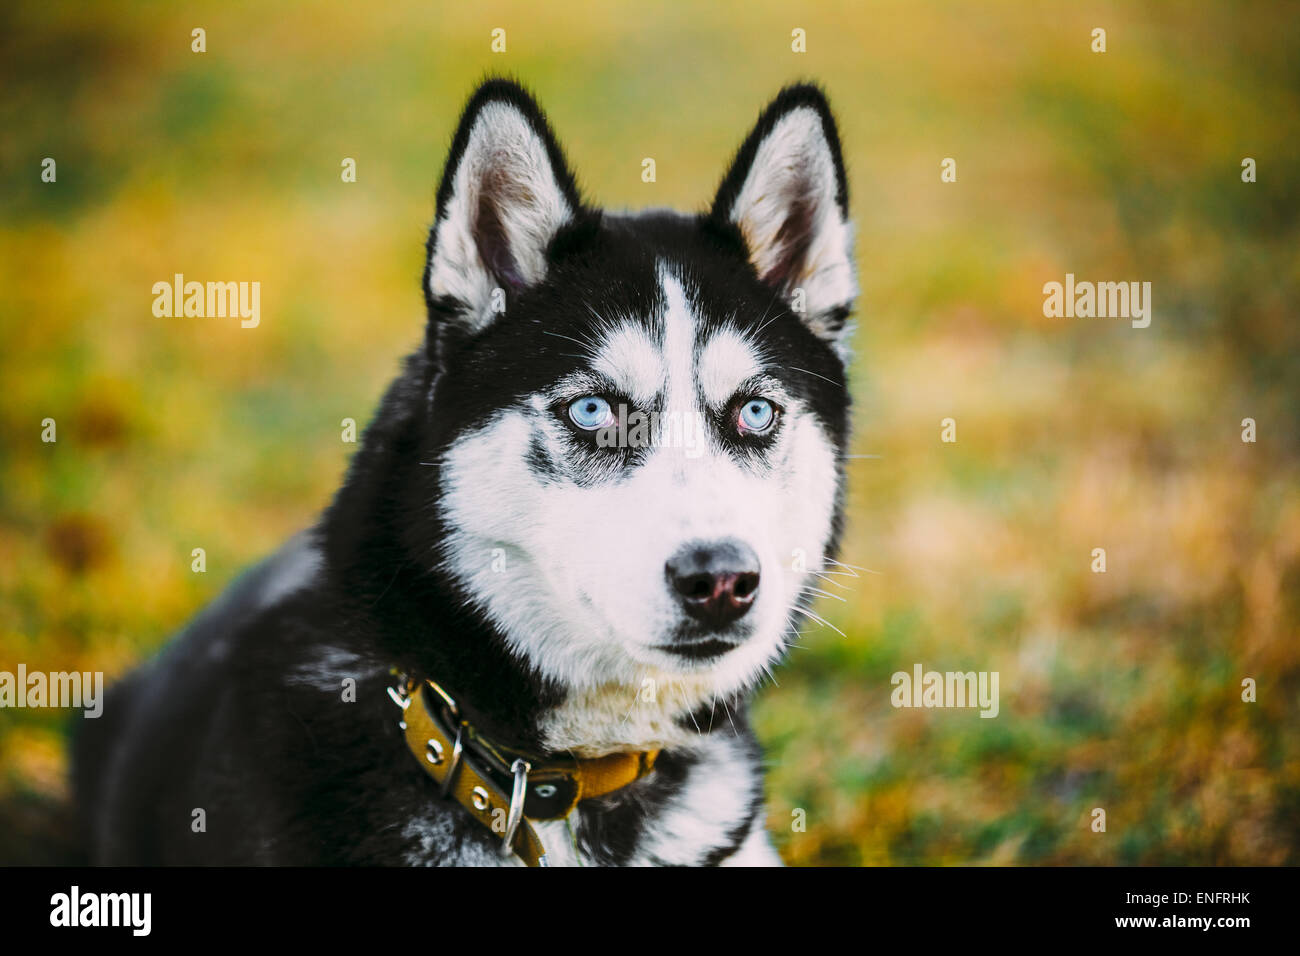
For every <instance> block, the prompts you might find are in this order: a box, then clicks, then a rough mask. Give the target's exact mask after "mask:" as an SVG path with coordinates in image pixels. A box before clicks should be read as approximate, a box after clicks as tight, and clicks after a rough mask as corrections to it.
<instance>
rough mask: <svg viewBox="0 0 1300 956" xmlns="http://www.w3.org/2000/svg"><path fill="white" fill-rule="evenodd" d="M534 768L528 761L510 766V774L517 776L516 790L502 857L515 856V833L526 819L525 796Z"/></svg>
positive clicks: (512, 795) (507, 818)
mask: <svg viewBox="0 0 1300 956" xmlns="http://www.w3.org/2000/svg"><path fill="white" fill-rule="evenodd" d="M532 769H533V768H532V766H531V765H530V764H529V763H528V761H527V760H522V759H521V760H516V761H515V762H514V763H512V764H511V765H510V772H511V773H513V774H514V775H515V786H514V790H513V791H511V793H510V812H509V813H508V814H507V815H506V835H505V836H504V837H502V838H501V855H502V856H513V855H514V852H515V833H516V832H518V830H519V821H520V820H522V819H523V818H524V795H525V794H526V793H527V792H528V771H530V770H532Z"/></svg>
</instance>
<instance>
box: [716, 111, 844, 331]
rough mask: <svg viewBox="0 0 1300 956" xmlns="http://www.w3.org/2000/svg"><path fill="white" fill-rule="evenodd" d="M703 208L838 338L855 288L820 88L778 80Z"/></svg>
mask: <svg viewBox="0 0 1300 956" xmlns="http://www.w3.org/2000/svg"><path fill="white" fill-rule="evenodd" d="M710 215H711V216H712V217H713V218H714V219H715V220H717V221H718V222H720V223H724V224H726V225H729V226H734V227H736V228H737V229H739V231H740V235H741V237H742V238H743V239H744V241H745V248H746V250H747V251H748V254H749V261H750V263H751V264H752V265H753V267H754V269H755V271H756V272H757V273H758V276H759V278H760V279H762V280H763V282H765V283H767V284H768V285H770V286H771V287H772V288H773V289H774V290H776V291H778V292H779V293H781V294H782V295H784V296H786V297H787V299H788V300H789V301H790V303H791V307H792V309H793V310H794V311H796V312H799V313H801V317H802V318H803V320H804V322H805V323H806V324H807V325H808V326H809V328H811V329H812V330H813V331H814V332H816V333H817V334H818V335H819V336H821V337H822V338H825V339H827V340H828V341H830V342H832V343H835V344H840V339H841V337H842V334H843V332H844V327H845V320H846V319H847V318H848V315H849V311H850V310H851V309H852V306H853V299H854V297H855V296H856V295H857V291H858V287H857V279H856V276H855V269H854V265H853V229H852V226H851V224H850V222H849V218H848V191H847V188H846V186H845V182H844V161H843V159H842V158H841V156H840V139H839V134H838V132H837V131H836V128H835V120H834V119H833V118H832V116H831V111H830V106H829V104H827V102H826V97H825V96H823V95H822V92H821V91H820V90H819V89H817V88H816V87H814V86H807V85H801V86H791V87H787V88H786V89H784V90H782V91H781V93H780V95H778V96H777V98H776V99H775V100H773V101H772V103H771V104H770V105H769V106H768V107H767V109H765V110H764V111H763V113H762V115H761V116H760V117H759V119H758V124H757V125H756V126H755V127H754V130H753V132H751V133H750V134H749V136H748V138H746V140H745V142H744V145H742V146H741V147H740V151H739V152H738V153H737V154H736V158H735V160H734V161H733V162H732V165H731V169H730V171H729V172H728V173H727V175H726V178H725V179H723V181H722V186H721V187H720V188H719V189H718V195H717V198H716V199H714V201H713V208H712V211H711V213H710Z"/></svg>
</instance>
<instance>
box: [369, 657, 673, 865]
mask: <svg viewBox="0 0 1300 956" xmlns="http://www.w3.org/2000/svg"><path fill="white" fill-rule="evenodd" d="M388 696H389V697H390V698H392V700H393V703H395V704H396V705H397V706H398V707H400V708H401V710H402V718H401V720H399V721H398V724H397V725H398V727H400V728H401V730H402V734H403V736H404V737H405V738H406V746H407V748H408V749H409V750H410V751H411V753H412V754H413V755H414V757H415V759H416V761H417V762H418V763H419V764H420V766H421V767H423V768H424V771H425V772H426V773H427V774H428V775H429V776H430V777H432V778H433V779H434V781H435V782H437V784H438V786H439V789H440V792H441V795H442V796H443V798H447V797H454V798H455V799H456V802H457V803H459V804H460V805H461V806H463V807H464V808H465V809H466V810H468V811H469V813H470V815H471V816H472V817H474V819H475V820H477V821H478V822H479V823H481V824H483V825H484V826H486V827H488V828H489V829H490V830H492V832H493V833H499V834H501V853H502V855H503V856H507V857H508V856H510V855H511V854H516V855H518V856H519V857H520V858H521V859H522V860H523V861H524V862H525V863H526V864H527V865H528V866H546V865H547V864H546V848H545V847H543V846H542V841H541V840H540V839H539V838H538V836H537V832H536V830H534V829H533V827H532V825H531V824H530V822H529V821H531V820H562V819H564V818H565V817H567V816H568V815H569V814H570V813H572V812H573V809H574V807H576V806H577V805H578V802H579V801H581V800H587V799H590V798H592V797H601V796H604V795H605V794H608V793H613V792H614V791H615V790H620V789H622V788H623V787H626V786H627V785H628V784H630V783H634V782H635V781H637V780H640V779H641V778H642V777H644V776H645V775H646V774H648V773H649V772H650V771H651V770H652V769H653V768H654V763H655V758H656V757H658V756H659V751H658V750H648V751H641V752H638V753H613V754H608V755H606V756H604V757H593V758H579V757H569V758H567V759H565V758H559V759H557V758H554V757H551V758H538V757H535V756H531V755H529V754H526V753H524V752H523V751H519V750H514V749H512V748H510V747H504V746H501V745H500V744H497V743H494V742H493V741H491V740H489V739H488V738H487V737H486V736H484V735H483V733H482V732H480V731H479V730H477V729H475V728H474V727H473V726H471V725H470V723H469V721H467V720H465V719H464V718H463V717H462V715H461V713H460V709H459V708H458V707H457V706H456V701H455V700H454V699H452V697H451V695H450V694H448V693H447V692H446V691H445V690H444V689H443V688H442V687H440V686H439V685H438V684H436V683H434V682H433V681H432V680H428V679H427V678H426V679H424V680H421V681H416V680H413V679H409V678H407V677H406V675H404V674H403V675H401V676H400V677H399V678H398V682H397V685H396V686H394V687H389V688H388Z"/></svg>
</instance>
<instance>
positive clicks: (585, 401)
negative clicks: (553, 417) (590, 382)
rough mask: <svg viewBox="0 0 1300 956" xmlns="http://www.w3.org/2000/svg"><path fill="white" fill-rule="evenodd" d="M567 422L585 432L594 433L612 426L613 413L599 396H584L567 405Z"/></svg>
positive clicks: (607, 403)
mask: <svg viewBox="0 0 1300 956" xmlns="http://www.w3.org/2000/svg"><path fill="white" fill-rule="evenodd" d="M569 420H570V421H571V422H573V424H575V425H577V426H578V427H579V428H581V429H584V430H585V431H595V430H596V429H597V428H604V427H606V426H607V425H612V424H613V423H614V412H613V410H612V409H611V408H610V407H609V402H607V401H605V400H604V399H603V398H601V397H600V396H599V395H584V396H583V397H582V398H579V399H576V400H575V401H573V402H570V403H569Z"/></svg>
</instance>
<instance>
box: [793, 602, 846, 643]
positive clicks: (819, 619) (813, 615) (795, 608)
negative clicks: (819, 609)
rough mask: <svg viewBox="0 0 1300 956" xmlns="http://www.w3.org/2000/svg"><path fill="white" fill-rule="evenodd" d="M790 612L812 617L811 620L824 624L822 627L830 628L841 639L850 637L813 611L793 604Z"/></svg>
mask: <svg viewBox="0 0 1300 956" xmlns="http://www.w3.org/2000/svg"><path fill="white" fill-rule="evenodd" d="M790 610H792V611H797V612H799V613H800V614H804V615H807V616H808V617H810V618H812V619H813V620H814V621H816V622H817V623H818V624H822V625H825V626H826V627H829V628H830V629H831V630H832V631H834V632H835V633H836V634H838V635H839V636H840V637H848V635H847V634H845V633H844V632H843V631H841V630H840V629H839V628H838V627H836V626H835V625H834V624H832V623H831V622H830V621H828V620H826V619H825V618H824V617H818V616H817V615H816V614H814V613H813V612H812V611H809V610H807V609H806V608H801V607H798V606H796V605H793V604H792V605H790Z"/></svg>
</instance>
